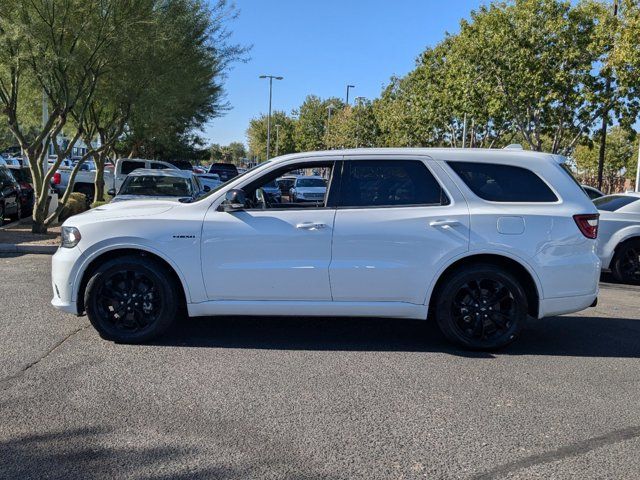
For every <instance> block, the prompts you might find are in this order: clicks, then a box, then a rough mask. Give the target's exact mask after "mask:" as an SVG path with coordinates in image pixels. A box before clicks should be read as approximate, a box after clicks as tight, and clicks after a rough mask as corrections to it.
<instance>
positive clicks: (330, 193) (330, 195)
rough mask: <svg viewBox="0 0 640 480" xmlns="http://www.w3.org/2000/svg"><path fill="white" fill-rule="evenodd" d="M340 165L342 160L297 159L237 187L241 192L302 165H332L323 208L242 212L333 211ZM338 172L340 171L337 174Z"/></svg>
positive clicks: (337, 191)
mask: <svg viewBox="0 0 640 480" xmlns="http://www.w3.org/2000/svg"><path fill="white" fill-rule="evenodd" d="M342 163H343V161H342V160H337V159H335V158H331V159H327V160H323V159H322V157H315V158H314V159H313V160H308V159H305V158H299V159H297V160H294V161H292V162H291V163H288V164H286V165H282V166H280V167H278V168H275V169H273V170H269V171H268V172H265V173H264V174H263V175H260V176H259V177H258V178H255V179H253V180H250V181H249V182H247V183H246V184H244V185H242V186H238V187H237V188H239V189H241V190H244V189H245V187H248V186H251V185H253V184H254V183H259V182H261V181H262V179H263V178H264V177H268V176H271V175H272V174H273V173H274V172H276V173H277V172H288V171H290V170H294V169H295V166H296V165H304V168H313V166H317V165H327V164H333V165H332V166H331V177H329V180H328V181H327V195H326V198H327V202H326V205H325V206H324V207H318V206H308V207H293V208H290V207H285V208H278V207H271V208H245V209H243V211H244V212H271V211H278V212H292V211H294V212H298V211H305V212H306V211H313V210H335V209H336V206H335V204H336V203H337V199H338V193H339V191H340V188H339V185H340V184H341V183H342ZM292 167H293V168H292ZM338 170H340V171H339V172H338ZM336 175H337V176H336ZM276 178H277V175H276ZM335 184H337V188H336V186H334V185H335Z"/></svg>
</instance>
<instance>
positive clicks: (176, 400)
mask: <svg viewBox="0 0 640 480" xmlns="http://www.w3.org/2000/svg"><path fill="white" fill-rule="evenodd" d="M49 262H50V257H49V256H46V255H41V256H37V255H30V256H29V255H26V256H12V257H1V258H0V272H2V281H0V306H1V308H0V477H1V478H8V479H9V478H10V479H26V478H60V479H62V478H64V479H69V478H136V479H175V478H178V479H182V478H219V479H232V478H233V479H246V478H283V479H284V478H287V479H290V478H294V479H298V478H300V479H302V478H304V479H321V478H328V479H338V478H362V479H377V478H397V479H412V478H427V479H450V478H470V479H474V478H478V479H479V478H504V479H515V478H523V479H538V478H539V479H548V478H554V479H556V478H582V479H585V478H639V477H640V360H639V357H640V288H638V287H628V286H622V285H614V284H609V283H603V285H602V291H601V295H600V302H599V304H598V306H597V307H596V308H593V309H589V310H588V311H586V312H582V313H580V314H575V315H568V316H563V317H556V318H552V319H546V320H543V321H538V322H534V323H532V324H531V325H529V326H528V328H527V329H526V331H525V332H524V336H523V338H522V339H521V340H520V341H519V342H518V343H517V344H515V345H513V346H511V347H509V348H507V349H506V350H504V351H502V352H500V353H498V354H482V353H470V352H465V351H461V350H457V349H455V348H452V347H451V346H449V345H448V344H447V343H446V342H445V340H444V339H443V338H442V336H441V335H440V334H439V332H438V331H437V329H436V328H435V327H434V325H432V324H431V323H429V322H415V321H405V320H382V319H331V318H323V319H300V318H291V319H283V318H266V319H255V318H221V319H192V320H190V321H188V322H183V323H181V324H180V325H178V326H176V327H175V328H174V329H173V331H172V332H170V335H168V336H166V337H165V338H163V340H162V341H160V342H157V343H156V344H154V345H145V346H126V345H115V344H113V343H108V342H105V341H102V340H101V339H100V338H99V337H98V335H97V334H96V332H95V331H94V330H93V329H92V328H91V327H89V324H88V321H87V319H86V318H76V317H73V316H68V315H65V314H62V313H60V312H57V311H55V310H54V309H53V308H52V307H50V305H49V300H50V283H49V282H50V280H49V274H50V266H49Z"/></svg>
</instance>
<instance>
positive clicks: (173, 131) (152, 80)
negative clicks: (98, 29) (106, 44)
mask: <svg viewBox="0 0 640 480" xmlns="http://www.w3.org/2000/svg"><path fill="white" fill-rule="evenodd" d="M235 15H236V12H235V10H234V8H233V7H229V6H228V5H227V3H226V1H224V0H219V1H217V2H216V3H214V5H213V6H212V7H208V6H207V3H206V2H203V1H200V0H172V1H165V2H162V3H160V5H159V8H158V16H159V18H158V20H157V21H156V22H155V23H154V26H153V28H154V30H153V35H151V36H150V38H149V40H150V42H151V45H150V46H151V48H150V53H149V54H148V55H146V56H145V57H144V58H143V59H141V61H142V62H143V70H144V73H145V75H144V81H143V82H142V84H143V85H144V92H143V94H142V95H141V96H140V98H138V99H137V100H136V102H135V104H134V106H133V108H132V111H131V115H130V118H129V120H128V122H127V126H126V129H125V135H124V139H123V141H122V142H121V143H120V144H119V145H118V152H119V153H120V154H123V155H126V156H129V157H136V156H144V157H154V158H163V159H171V158H175V157H178V156H181V155H184V153H185V152H187V153H188V152H190V151H193V148H192V147H193V146H196V147H197V146H199V145H200V144H202V143H203V141H202V139H201V138H200V137H199V136H198V135H196V134H194V132H196V131H198V130H200V129H202V127H203V126H204V125H205V123H206V122H207V121H209V120H211V119H212V118H215V117H217V116H220V115H222V114H223V113H224V112H226V111H227V110H228V108H229V107H228V105H227V103H225V101H224V90H223V80H224V78H225V72H226V70H227V67H228V66H229V64H230V63H231V62H233V61H236V60H241V59H244V55H245V54H246V52H247V49H246V48H244V47H240V46H238V45H232V44H229V43H228V38H229V31H228V30H227V28H226V23H227V21H228V20H230V19H233V18H234V17H235Z"/></svg>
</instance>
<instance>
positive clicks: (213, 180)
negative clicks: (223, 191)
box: [196, 173, 222, 190]
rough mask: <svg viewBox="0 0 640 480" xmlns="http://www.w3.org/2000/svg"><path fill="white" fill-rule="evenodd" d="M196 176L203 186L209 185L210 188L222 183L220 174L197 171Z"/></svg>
mask: <svg viewBox="0 0 640 480" xmlns="http://www.w3.org/2000/svg"><path fill="white" fill-rule="evenodd" d="M196 177H197V178H198V180H200V183H202V186H203V188H204V187H209V188H210V189H211V190H213V189H214V188H216V187H218V186H220V185H222V181H221V180H220V175H218V174H217V173H197V174H196Z"/></svg>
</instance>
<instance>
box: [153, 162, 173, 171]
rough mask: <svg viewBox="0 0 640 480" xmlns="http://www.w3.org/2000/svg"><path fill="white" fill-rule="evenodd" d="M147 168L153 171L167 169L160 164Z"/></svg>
mask: <svg viewBox="0 0 640 480" xmlns="http://www.w3.org/2000/svg"><path fill="white" fill-rule="evenodd" d="M149 168H152V169H153V170H164V169H165V168H169V167H167V166H166V165H164V164H162V163H151V164H150V165H149Z"/></svg>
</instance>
